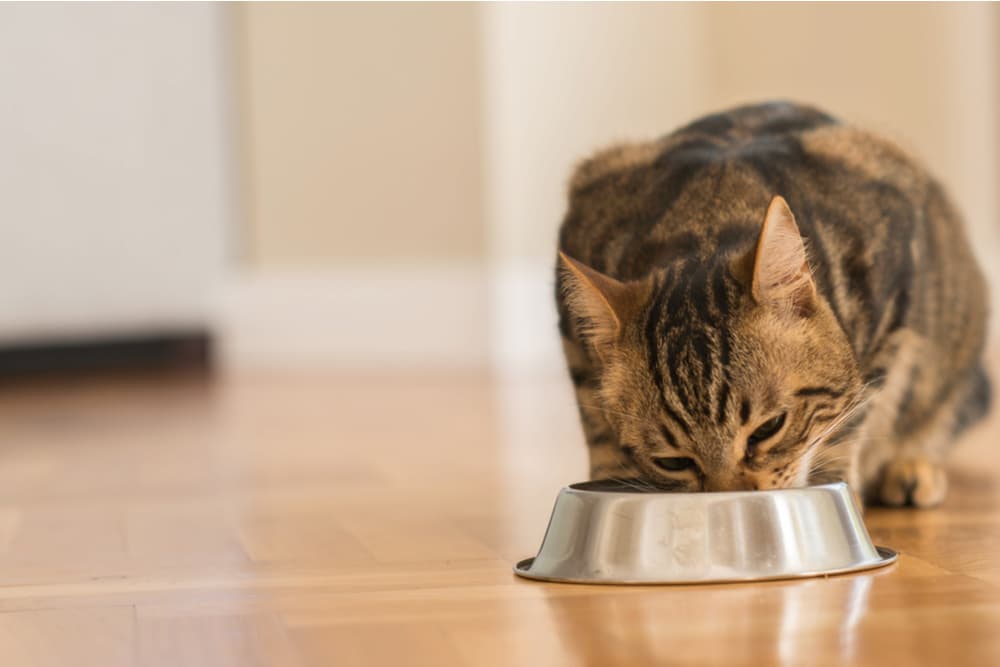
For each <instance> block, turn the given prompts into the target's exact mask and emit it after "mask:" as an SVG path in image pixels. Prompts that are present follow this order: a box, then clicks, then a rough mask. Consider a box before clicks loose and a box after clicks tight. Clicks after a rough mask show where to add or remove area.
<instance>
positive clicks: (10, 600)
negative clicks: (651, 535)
mask: <svg viewBox="0 0 1000 667" xmlns="http://www.w3.org/2000/svg"><path fill="white" fill-rule="evenodd" d="M998 435H1000V421H994V422H992V423H991V424H988V425H986V426H984V427H982V428H980V429H979V430H978V431H977V432H976V434H975V435H974V437H973V439H972V440H970V441H969V442H967V444H966V445H965V447H964V448H963V449H962V450H961V451H960V452H959V454H958V456H957V457H956V460H955V465H954V474H953V491H952V494H951V496H950V497H949V499H948V502H947V504H946V506H945V507H943V508H942V509H939V510H935V511H927V512H915V511H905V510H903V511H899V510H896V511H873V512H871V513H870V514H869V515H868V517H867V518H868V521H869V524H870V527H871V531H872V534H873V536H874V538H875V540H876V542H877V543H879V544H885V545H888V546H891V547H894V548H896V549H898V550H899V551H900V552H901V554H902V555H901V557H900V560H899V562H898V564H897V565H895V566H893V567H891V568H888V569H885V570H881V571H877V572H872V573H868V574H861V575H855V576H842V577H834V578H829V579H814V580H805V581H796V582H779V583H767V584H759V585H747V584H743V585H729V586H708V587H635V588H629V587H587V586H575V585H555V584H542V583H536V582H529V581H523V580H520V579H517V578H515V577H514V576H513V575H512V574H511V572H510V567H511V564H512V563H513V562H514V561H515V560H518V559H520V558H523V557H525V556H528V555H533V553H534V551H535V549H536V548H537V546H538V544H539V541H540V539H541V537H542V533H543V531H544V529H545V524H546V520H547V518H548V513H549V510H550V508H551V504H552V501H553V499H554V497H555V494H556V492H557V490H558V488H559V487H560V486H561V485H563V484H566V483H568V482H572V481H576V480H578V479H580V478H581V477H582V476H583V474H584V455H583V450H582V445H581V440H580V438H581V436H580V433H579V428H578V426H577V423H576V417H575V411H574V407H573V405H572V399H571V397H570V393H569V391H568V388H567V387H566V385H565V384H564V383H563V382H562V381H559V382H555V381H545V382H540V381H539V382H529V381H522V382H507V383H503V382H491V381H490V380H488V379H487V378H485V377H479V376H440V375H437V376H435V375H424V376H420V375H409V376H388V375H387V376H383V377H374V376H368V377H343V376H342V377H332V376H329V377H323V376H314V377H298V378H290V377H263V376H259V377H241V378H227V379H223V380H217V381H209V380H205V379H198V378H176V377H175V378H172V379H165V378H159V379H141V378H131V379H129V378H119V379H113V380H104V381H100V382H94V381H75V382H69V383H67V382H51V381H50V382H34V383H31V384H23V383H22V384H19V385H14V384H8V385H6V386H5V387H3V388H2V389H0V665H5V666H6V665H11V666H21V665H25V666H30V667H44V666H48V665H58V666H60V667H61V666H66V665H71V666H81V665H83V666H89V665H97V666H101V667H115V666H118V665H144V666H145V665H164V666H170V667H177V666H186V665H194V666H203V665H204V666H207V667H223V666H227V665H239V666H244V665H289V666H299V665H337V666H338V667H352V666H354V665H366V666H368V665H408V666H420V665H433V666H435V667H437V666H442V665H516V666H523V665H547V666H548V665H594V666H595V667H596V666H608V665H630V666H634V665H651V664H668V663H669V664H672V665H673V664H677V665H699V666H700V665H716V664H717V665H778V664H780V665H839V664H864V665H963V664H967V665H997V664H1000V492H998V481H1000V443H998V442H997V440H998V437H997V436H998Z"/></svg>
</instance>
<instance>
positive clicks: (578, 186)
mask: <svg viewBox="0 0 1000 667" xmlns="http://www.w3.org/2000/svg"><path fill="white" fill-rule="evenodd" d="M929 180H930V179H929V177H928V176H927V175H926V173H925V172H924V171H923V170H922V168H921V167H920V166H919V165H918V164H917V163H916V162H915V161H913V160H912V159H911V158H909V157H908V156H907V155H906V154H905V153H904V152H903V151H901V150H900V149H898V148H897V147H896V146H894V145H893V144H891V143H890V142H888V141H886V140H884V139H882V138H880V137H878V136H876V135H873V134H871V133H868V132H865V131H863V130H861V129H858V128H855V127H852V126H850V125H846V124H843V123H841V122H840V121H838V120H837V119H836V118H834V117H833V116H831V115H829V114H827V113H824V112H823V111H820V110H818V109H815V108H813V107H809V106H804V105H799V104H792V103H788V102H772V103H766V104H757V105H750V106H743V107H738V108H735V109H731V110H729V111H725V112H722V113H716V114H711V115H708V116H705V117H703V118H700V119H698V120H696V121H694V122H692V123H690V124H688V125H686V126H684V127H682V128H680V129H678V130H676V131H674V132H672V133H670V134H668V135H666V136H664V137H662V138H660V139H657V140H654V141H650V142H643V143H630V144H621V145H618V146H614V147H612V148H609V149H606V150H603V151H601V152H599V153H597V154H596V155H594V156H592V157H591V158H590V159H588V160H586V161H584V162H583V163H582V164H581V165H580V166H579V167H578V168H577V170H576V171H575V173H574V174H573V177H572V179H571V181H570V188H569V190H570V197H569V199H570V201H569V210H568V213H567V215H566V218H565V220H564V222H563V225H562V228H561V233H560V248H561V249H562V250H563V251H565V252H567V253H568V254H570V255H571V256H573V257H576V258H577V259H580V260H581V261H584V262H588V263H590V264H591V265H593V266H594V267H595V268H598V269H599V270H605V271H608V272H609V273H611V274H612V275H616V277H620V278H624V279H635V278H640V277H642V276H643V275H645V274H647V273H648V272H649V271H650V270H652V269H655V268H656V267H657V266H662V265H664V264H665V263H668V262H669V261H671V260H672V259H676V258H677V257H682V256H702V257H706V256H709V255H714V254H717V253H718V252H720V251H723V252H725V251H727V250H729V249H733V247H734V246H738V247H743V246H746V245H747V244H749V243H752V241H753V237H754V234H755V232H756V231H757V230H758V229H759V225H760V221H761V219H762V216H763V212H764V210H765V209H766V207H767V204H768V202H769V201H770V199H771V197H773V196H774V195H776V194H780V195H782V196H784V197H785V198H786V199H787V200H788V201H789V203H790V205H791V206H792V209H793V211H794V212H795V214H796V216H797V219H798V220H799V222H800V226H802V227H803V233H804V234H805V235H806V236H807V237H808V236H810V235H813V234H814V233H815V229H814V227H815V226H816V225H824V224H826V226H831V225H833V226H836V225H838V224H839V225H840V227H842V229H840V230H834V233H835V234H836V233H837V232H838V231H839V232H848V233H849V232H850V230H849V229H846V228H844V223H845V222H846V223H849V222H850V221H851V219H857V217H858V216H851V215H850V214H849V213H850V211H849V210H848V209H849V208H850V207H851V205H850V203H849V202H847V201H834V200H833V198H835V197H836V196H837V195H839V194H843V193H845V192H847V191H849V190H850V189H852V188H853V189H855V190H858V191H863V192H874V191H876V190H878V191H879V197H880V198H881V199H882V200H888V199H891V198H892V197H893V196H895V197H896V198H897V199H899V198H902V199H907V200H909V199H912V198H915V197H918V196H921V195H922V192H923V190H924V189H926V187H927V183H928V181H929ZM868 203H869V204H870V205H871V204H873V205H874V207H875V208H876V209H882V208H885V205H886V204H885V202H884V201H877V202H874V203H872V202H868ZM890 203H891V202H890ZM864 217H870V216H864ZM910 217H911V218H912V217H913V216H910Z"/></svg>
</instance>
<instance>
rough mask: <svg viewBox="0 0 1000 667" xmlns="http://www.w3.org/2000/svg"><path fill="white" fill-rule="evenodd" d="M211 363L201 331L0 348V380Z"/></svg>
mask: <svg viewBox="0 0 1000 667" xmlns="http://www.w3.org/2000/svg"><path fill="white" fill-rule="evenodd" d="M211 362H212V340H211V337H210V336H209V334H208V333H207V332H204V331H185V332H177V333H170V334H156V335H131V336H123V337H109V338H103V339H93V340H88V341H67V342H53V343H26V344H6V345H0V378H14V377H22V376H35V375H52V374H64V373H68V374H87V373H101V372H105V371H143V370H155V371H167V370H209V369H210V368H211Z"/></svg>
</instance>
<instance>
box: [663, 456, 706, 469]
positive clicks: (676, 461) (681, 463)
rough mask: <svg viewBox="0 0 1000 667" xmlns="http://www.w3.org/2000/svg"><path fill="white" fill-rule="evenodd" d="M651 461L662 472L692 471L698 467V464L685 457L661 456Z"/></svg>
mask: <svg viewBox="0 0 1000 667" xmlns="http://www.w3.org/2000/svg"><path fill="white" fill-rule="evenodd" d="M653 461H654V462H655V463H656V465H658V466H660V467H661V468H663V469H664V470H669V471H670V472H680V471H682V470H694V469H695V468H697V467H698V464H697V463H695V462H694V459H692V458H688V457H687V456H661V457H659V458H657V459H653Z"/></svg>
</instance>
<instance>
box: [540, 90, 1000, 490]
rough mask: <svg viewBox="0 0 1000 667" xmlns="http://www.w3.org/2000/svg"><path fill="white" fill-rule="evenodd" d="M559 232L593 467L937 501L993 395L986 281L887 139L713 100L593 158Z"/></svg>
mask: <svg viewBox="0 0 1000 667" xmlns="http://www.w3.org/2000/svg"><path fill="white" fill-rule="evenodd" d="M781 197H783V198H784V200H781ZM784 201H787V206H785V204H784ZM769 206H770V208H769ZM789 209H790V212H789ZM765 212H766V217H765ZM793 215H794V218H793V217H792V216H793ZM765 220H766V223H765ZM796 223H797V225H796ZM762 228H763V230H768V231H766V232H765V231H762ZM799 234H801V237H800V236H799ZM802 239H804V245H803V242H802ZM559 247H560V250H561V252H562V253H564V254H565V256H567V257H565V258H564V259H563V260H561V261H560V270H559V271H558V273H557V282H558V290H557V291H558V306H559V312H560V320H561V331H562V334H563V339H564V349H565V351H566V356H567V361H568V364H569V368H570V372H571V375H572V377H573V381H574V384H575V385H576V389H577V396H578V400H579V403H580V408H581V416H582V418H583V425H584V431H585V434H586V437H587V440H588V444H589V446H590V454H591V475H592V476H593V477H605V476H616V477H639V478H644V479H648V480H649V481H651V482H653V483H655V484H657V485H658V486H666V487H671V486H672V487H676V488H683V489H689V490H699V489H700V490H712V489H738V488H774V487H784V486H796V485H802V484H805V483H816V482H822V481H829V480H834V479H845V480H847V481H849V482H850V483H851V484H852V486H854V487H855V488H856V490H858V491H863V492H864V494H865V495H866V496H867V497H869V498H880V499H881V500H883V501H885V502H888V503H891V504H902V503H904V502H907V501H911V502H913V503H915V504H918V505H933V504H936V503H938V502H940V500H941V499H942V498H943V496H944V490H945V488H946V487H945V478H944V473H943V470H942V467H941V465H942V462H943V458H944V455H945V452H946V450H947V449H948V445H949V443H950V442H951V441H952V440H953V438H954V436H955V435H956V434H957V433H958V432H959V431H961V430H962V429H963V428H964V427H965V426H967V425H968V424H970V423H972V422H973V421H975V420H976V419H978V418H979V417H980V416H981V415H982V414H983V413H984V412H985V411H986V409H987V406H988V403H989V383H988V380H987V379H986V376H985V374H984V373H983V371H982V367H981V363H980V356H981V353H982V347H983V340H984V337H985V327H986V317H987V312H986V311H987V308H986V301H987V298H986V287H985V284H984V281H983V279H982V277H981V274H980V272H979V270H978V268H977V265H976V262H975V259H974V257H973V255H972V252H971V250H970V248H969V245H968V242H967V240H966V237H965V233H964V231H963V229H962V226H961V221H960V220H959V218H958V215H957V214H956V212H955V210H954V209H953V208H952V206H951V204H950V203H949V202H948V200H947V198H946V196H945V194H944V193H943V191H942V189H941V187H940V186H939V185H938V184H937V183H936V182H935V181H934V180H933V178H932V177H931V176H930V175H929V174H928V173H927V172H926V171H925V170H924V169H923V168H922V167H921V166H920V165H919V164H917V163H915V162H914V161H913V160H912V159H911V158H909V157H908V156H907V155H905V154H904V153H903V152H902V151H900V150H899V149H898V148H896V147H895V146H894V145H893V144H891V143H889V142H888V141H886V140H884V139H881V138H879V137H877V136H874V135H872V134H869V133H867V132H864V131H861V130H859V129H856V128H853V127H850V126H848V125H843V124H840V123H839V122H837V121H835V120H834V119H833V118H831V117H829V116H827V115H825V114H823V113H821V112H819V111H816V110H814V109H810V108H806V107H800V106H796V105H791V104H766V105H759V106H749V107H742V108H739V109H735V110H732V111H729V112H727V113H722V114H716V115H713V116H708V117H706V118H703V119H701V120H699V121H696V122H694V123H692V124H691V125H688V126H687V127H685V128H682V129H680V130H678V131H676V132H674V133H673V134H670V135H668V136H667V137H664V138H662V139H660V140H657V141H653V142H650V143H645V144H631V145H625V146H619V147H616V148H613V149H610V150H608V151H605V152H602V153H600V154H598V155H596V156H595V157H593V158H592V159H590V160H588V161H587V162H585V163H584V164H583V165H581V167H580V168H579V169H578V170H577V172H576V173H575V175H574V177H573V180H572V183H571V186H570V202H569V211H568V213H567V216H566V218H565V220H564V222H563V225H562V228H561V231H560V237H559ZM803 253H804V254H803ZM574 260H575V261H574Z"/></svg>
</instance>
